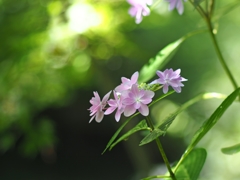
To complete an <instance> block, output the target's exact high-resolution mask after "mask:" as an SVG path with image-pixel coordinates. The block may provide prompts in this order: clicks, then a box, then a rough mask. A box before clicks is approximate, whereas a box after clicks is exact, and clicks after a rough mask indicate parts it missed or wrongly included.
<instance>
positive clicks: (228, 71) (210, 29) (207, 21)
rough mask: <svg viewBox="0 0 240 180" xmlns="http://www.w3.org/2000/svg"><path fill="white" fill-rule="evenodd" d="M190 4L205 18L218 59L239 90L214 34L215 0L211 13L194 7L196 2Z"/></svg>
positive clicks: (235, 87) (199, 7) (198, 6)
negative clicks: (213, 15)
mask: <svg viewBox="0 0 240 180" xmlns="http://www.w3.org/2000/svg"><path fill="white" fill-rule="evenodd" d="M190 3H191V4H192V5H193V6H194V7H196V9H197V11H198V12H199V14H200V15H201V16H202V17H203V19H204V20H205V21H206V23H207V26H208V30H209V33H210V36H211V39H212V41H213V45H214V48H215V51H216V53H217V56H218V59H219V61H220V64H221V65H222V67H223V69H224V70H225V72H226V74H227V76H228V78H229V79H230V81H231V83H232V85H233V87H234V89H237V88H238V85H237V83H236V81H235V79H234V77H233V75H232V73H231V71H230V70H229V68H228V66H227V63H226V61H225V60H224V58H223V55H222V53H221V50H220V48H219V45H218V42H217V39H216V36H215V34H214V28H213V26H212V22H211V15H212V12H213V8H214V0H213V1H212V4H211V7H210V12H205V11H204V9H203V8H202V7H201V6H200V5H197V6H195V5H194V2H193V1H192V0H190ZM207 11H208V10H207Z"/></svg>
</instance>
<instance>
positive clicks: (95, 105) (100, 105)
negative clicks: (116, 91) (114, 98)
mask: <svg viewBox="0 0 240 180" xmlns="http://www.w3.org/2000/svg"><path fill="white" fill-rule="evenodd" d="M93 94H94V97H92V99H91V100H90V103H91V104H92V106H91V107H90V108H89V110H90V116H92V118H91V119H90V121H89V123H90V122H91V121H92V120H93V119H94V118H95V120H96V122H99V123H100V122H101V121H102V119H103V116H104V112H103V109H104V108H105V106H106V105H107V100H108V98H109V96H110V94H111V91H110V92H108V93H107V94H106V95H105V96H104V97H103V99H102V101H101V99H100V97H99V95H98V92H93Z"/></svg>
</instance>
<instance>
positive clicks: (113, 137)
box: [102, 113, 139, 154]
mask: <svg viewBox="0 0 240 180" xmlns="http://www.w3.org/2000/svg"><path fill="white" fill-rule="evenodd" d="M138 114H139V113H135V114H134V115H132V116H131V117H130V118H128V119H127V120H126V121H125V122H124V123H123V124H122V125H121V126H120V128H118V130H117V131H116V132H115V133H114V135H113V136H112V138H111V139H110V140H109V142H108V143H107V146H106V148H105V149H104V151H103V152H102V154H103V153H105V151H106V150H107V149H108V148H109V147H110V146H111V145H112V143H113V142H114V141H115V139H116V138H117V136H118V134H119V133H120V132H121V130H122V129H123V128H124V127H125V126H126V125H127V123H129V121H130V120H131V119H132V118H133V117H135V116H137V115H138Z"/></svg>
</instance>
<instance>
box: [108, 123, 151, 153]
mask: <svg viewBox="0 0 240 180" xmlns="http://www.w3.org/2000/svg"><path fill="white" fill-rule="evenodd" d="M142 130H148V131H150V130H151V128H149V127H148V125H147V123H146V120H142V121H141V122H139V123H138V124H137V125H136V126H135V127H134V128H132V129H131V130H130V131H128V132H127V133H125V134H124V135H122V136H121V137H120V138H119V139H118V140H116V141H115V142H114V143H112V145H111V146H110V148H109V150H111V149H112V148H113V147H114V146H116V145H117V144H118V143H119V142H121V141H123V140H125V139H127V138H128V137H129V136H131V135H132V134H134V133H136V132H138V131H142Z"/></svg>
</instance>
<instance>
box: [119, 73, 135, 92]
mask: <svg viewBox="0 0 240 180" xmlns="http://www.w3.org/2000/svg"><path fill="white" fill-rule="evenodd" d="M138 76H139V73H138V72H135V73H134V74H133V75H132V77H131V79H127V78H125V77H122V78H121V80H122V84H120V85H119V86H117V87H116V88H115V90H116V91H117V92H119V93H122V92H123V91H126V90H129V89H131V88H132V85H133V84H136V83H137V80H138Z"/></svg>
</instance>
